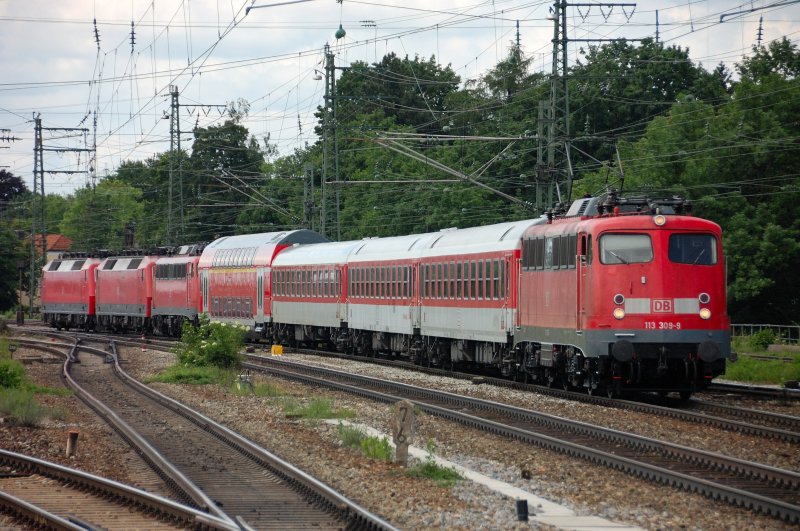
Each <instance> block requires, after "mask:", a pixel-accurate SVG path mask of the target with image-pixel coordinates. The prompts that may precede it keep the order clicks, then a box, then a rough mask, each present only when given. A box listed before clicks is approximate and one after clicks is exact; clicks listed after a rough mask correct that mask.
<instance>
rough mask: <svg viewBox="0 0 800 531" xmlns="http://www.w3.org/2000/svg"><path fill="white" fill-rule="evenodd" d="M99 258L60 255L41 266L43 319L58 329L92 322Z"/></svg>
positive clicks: (89, 326) (87, 325)
mask: <svg viewBox="0 0 800 531" xmlns="http://www.w3.org/2000/svg"><path fill="white" fill-rule="evenodd" d="M99 264H100V259H99V258H95V257H90V256H86V255H85V254H79V253H68V254H63V255H61V256H60V257H59V258H58V259H56V260H51V261H50V262H48V263H47V265H45V266H44V268H43V269H42V281H41V293H42V320H43V321H44V322H45V323H48V324H49V325H50V326H52V327H53V328H55V329H57V330H61V329H62V328H64V329H66V330H69V329H70V328H75V327H80V328H83V329H85V330H90V329H92V328H94V326H95V274H94V271H95V269H96V268H97V266H98V265H99Z"/></svg>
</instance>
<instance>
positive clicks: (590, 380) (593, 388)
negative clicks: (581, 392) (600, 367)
mask: <svg viewBox="0 0 800 531" xmlns="http://www.w3.org/2000/svg"><path fill="white" fill-rule="evenodd" d="M586 384H587V385H586V394H588V395H589V396H595V395H597V394H598V393H599V392H600V387H599V385H598V383H597V378H596V377H595V376H593V375H591V374H590V375H589V376H588V377H587V378H586Z"/></svg>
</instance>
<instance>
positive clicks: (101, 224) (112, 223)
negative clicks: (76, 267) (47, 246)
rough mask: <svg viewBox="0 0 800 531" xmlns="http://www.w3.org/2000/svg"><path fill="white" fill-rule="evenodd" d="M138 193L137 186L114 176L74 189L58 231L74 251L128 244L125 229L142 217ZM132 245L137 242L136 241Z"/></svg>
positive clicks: (132, 226)
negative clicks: (67, 240)
mask: <svg viewBox="0 0 800 531" xmlns="http://www.w3.org/2000/svg"><path fill="white" fill-rule="evenodd" d="M141 196H142V192H141V191H140V190H138V189H137V188H134V187H132V186H129V185H127V184H125V183H122V182H120V181H117V180H115V179H105V180H103V181H101V182H100V183H99V184H98V185H97V186H96V187H95V188H84V189H81V190H78V191H77V192H75V195H74V197H73V199H72V201H71V203H70V206H69V208H68V209H67V211H66V212H65V214H64V218H63V220H62V222H61V228H62V232H63V233H64V235H66V236H67V237H69V238H70V239H72V241H73V248H74V249H76V250H79V249H84V250H93V249H101V248H106V249H123V248H125V247H128V245H127V242H126V241H125V237H126V229H129V228H134V230H135V227H136V226H138V225H139V223H140V222H141V220H142V218H143V216H144V212H145V210H144V204H143V203H142V201H141ZM133 244H134V246H136V245H139V242H138V240H135V241H134V242H133Z"/></svg>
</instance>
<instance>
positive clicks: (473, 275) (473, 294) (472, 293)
mask: <svg viewBox="0 0 800 531" xmlns="http://www.w3.org/2000/svg"><path fill="white" fill-rule="evenodd" d="M477 272H478V267H477V265H476V264H475V260H472V261H471V262H470V263H469V298H470V299H476V298H477V297H478V290H477V285H478V282H477V281H478V276H477Z"/></svg>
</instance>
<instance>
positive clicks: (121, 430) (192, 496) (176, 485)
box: [61, 341, 238, 528]
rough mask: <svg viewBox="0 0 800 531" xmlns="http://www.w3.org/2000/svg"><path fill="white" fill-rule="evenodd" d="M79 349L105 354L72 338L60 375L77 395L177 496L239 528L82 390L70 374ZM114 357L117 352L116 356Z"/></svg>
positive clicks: (186, 479) (194, 486) (189, 481)
mask: <svg viewBox="0 0 800 531" xmlns="http://www.w3.org/2000/svg"><path fill="white" fill-rule="evenodd" d="M78 349H80V350H84V351H87V352H93V353H95V354H99V355H101V356H106V355H108V352H106V351H104V350H100V349H95V348H92V347H86V346H83V347H81V346H79V342H78V341H76V342H75V346H74V347H73V348H72V350H71V351H70V353H69V354H68V356H67V360H66V361H65V362H64V366H63V369H62V372H61V377H62V378H63V379H64V381H65V382H67V385H69V387H70V388H71V389H72V390H73V391H75V394H76V396H78V398H80V399H81V400H82V401H83V402H84V403H85V404H86V405H87V406H89V407H90V408H91V409H92V410H94V412H95V413H97V414H98V415H99V416H100V418H102V419H103V420H104V421H105V422H106V423H107V424H108V425H109V426H111V427H112V428H113V429H114V430H115V431H116V432H117V433H118V434H119V435H120V437H122V438H123V439H124V440H125V441H127V442H128V444H130V445H131V447H132V448H133V449H134V450H135V451H136V452H137V453H138V454H139V455H140V456H141V457H142V459H144V460H145V461H146V462H147V463H148V464H150V466H151V467H152V468H153V470H155V471H156V473H157V474H158V475H159V476H161V478H162V479H163V480H164V481H165V482H166V483H167V484H168V485H169V486H170V487H172V488H173V489H174V490H175V491H176V492H177V493H178V494H179V496H180V497H182V498H183V499H184V500H186V501H191V502H192V503H194V504H196V505H197V506H198V507H200V508H202V509H204V510H206V511H208V512H209V513H211V514H213V515H214V516H216V517H217V518H219V519H221V520H224V521H227V522H228V523H229V524H230V525H231V526H232V527H233V528H238V526H236V524H235V522H234V521H233V520H232V519H231V518H230V517H229V516H228V515H227V514H225V512H223V511H222V510H220V509H219V508H218V507H217V506H216V504H215V503H214V502H213V500H211V499H210V498H209V497H208V496H207V495H206V494H205V493H204V492H203V491H202V490H201V489H200V488H199V487H197V485H195V484H194V483H193V482H192V481H191V480H189V478H187V477H186V476H185V475H184V474H183V473H182V472H181V471H180V470H178V469H177V468H175V467H174V466H173V465H172V463H170V462H169V461H168V460H166V459H165V458H164V456H163V455H161V453H160V452H158V450H156V449H155V448H154V447H153V446H152V445H151V444H150V443H148V442H147V441H146V440H145V439H144V438H143V437H142V436H141V435H139V433H138V432H137V431H136V430H134V429H133V428H131V427H130V426H129V425H128V424H127V423H126V422H125V421H123V420H122V419H121V418H120V417H119V416H118V415H117V414H116V413H114V412H113V411H111V410H110V409H109V408H108V407H106V405H105V404H103V403H102V401H100V400H99V399H97V398H95V397H94V396H92V395H91V394H90V393H89V392H87V391H86V390H84V389H83V388H82V387H81V386H80V385H79V384H78V383H77V382H76V381H75V380H74V379H73V378H72V376H71V375H70V364H71V363H73V362H74V359H75V357H74V354H75V351H77V350H78ZM115 357H116V356H115Z"/></svg>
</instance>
